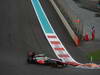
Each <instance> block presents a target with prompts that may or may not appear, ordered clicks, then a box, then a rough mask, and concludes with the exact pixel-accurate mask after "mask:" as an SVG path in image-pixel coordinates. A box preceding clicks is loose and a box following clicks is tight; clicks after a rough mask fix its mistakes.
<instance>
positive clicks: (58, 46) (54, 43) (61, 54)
mask: <svg viewBox="0 0 100 75" xmlns="http://www.w3.org/2000/svg"><path fill="white" fill-rule="evenodd" d="M46 38H47V39H48V41H49V43H50V45H51V47H52V49H53V50H54V52H55V54H56V56H57V57H58V58H59V59H62V61H63V62H76V61H75V60H74V59H73V58H72V57H71V56H70V54H69V53H68V52H67V50H66V49H65V47H64V46H63V45H62V43H61V41H60V40H59V39H58V37H57V35H56V34H46Z"/></svg>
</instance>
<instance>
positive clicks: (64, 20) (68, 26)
mask: <svg viewBox="0 0 100 75" xmlns="http://www.w3.org/2000/svg"><path fill="white" fill-rule="evenodd" d="M49 1H50V2H51V4H52V5H53V7H54V8H55V10H56V12H57V13H58V15H59V17H60V18H61V20H62V22H63V24H64V26H65V27H66V29H67V30H68V32H69V34H70V36H71V37H72V39H73V41H74V42H75V44H76V46H78V45H79V44H80V39H79V37H78V36H77V35H76V34H75V32H74V31H73V30H72V28H71V27H70V25H69V24H68V22H67V20H66V19H65V18H64V16H63V14H62V13H61V11H60V10H59V8H58V7H57V5H56V3H55V2H54V0H49Z"/></svg>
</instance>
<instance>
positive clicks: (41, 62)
mask: <svg viewBox="0 0 100 75" xmlns="http://www.w3.org/2000/svg"><path fill="white" fill-rule="evenodd" d="M37 63H38V64H45V61H44V60H37Z"/></svg>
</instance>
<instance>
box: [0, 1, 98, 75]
mask: <svg viewBox="0 0 100 75" xmlns="http://www.w3.org/2000/svg"><path fill="white" fill-rule="evenodd" d="M41 3H42V5H43V8H44V10H45V12H46V14H47V16H48V18H49V20H50V22H51V24H52V25H53V27H54V29H55V31H56V33H57V34H59V35H58V37H59V38H60V39H61V41H62V42H63V44H64V45H65V47H66V48H68V49H73V48H71V46H70V45H72V43H69V44H68V39H67V36H68V34H64V33H67V31H66V30H65V28H64V27H63V26H62V25H63V24H62V22H61V21H60V19H59V17H58V16H57V15H56V12H55V10H54V9H53V7H52V6H51V4H50V3H49V1H48V0H43V1H42V0H41ZM47 6H48V7H47ZM0 9H1V10H0V75H55V74H56V75H99V74H100V70H85V69H76V68H71V67H68V68H67V67H66V68H63V69H58V68H52V67H49V66H42V65H29V64H27V62H26V54H27V51H29V50H33V51H35V52H38V53H45V54H46V55H47V56H50V57H52V58H56V56H55V54H54V52H53V51H52V49H51V47H50V45H49V43H48V42H47V40H46V39H45V36H44V34H43V32H42V29H41V27H40V25H39V22H38V20H37V17H36V14H35V12H34V10H33V8H32V5H31V1H30V0H7V1H5V0H0ZM62 33H63V34H62ZM65 40H66V41H65ZM69 52H70V53H71V54H72V55H73V56H75V57H77V56H79V55H77V54H76V52H74V51H72V50H71V51H69ZM78 52H80V51H77V53H78ZM81 54H82V53H81ZM81 54H80V56H81ZM78 58H79V57H78ZM79 59H80V58H79ZM77 60H78V59H77Z"/></svg>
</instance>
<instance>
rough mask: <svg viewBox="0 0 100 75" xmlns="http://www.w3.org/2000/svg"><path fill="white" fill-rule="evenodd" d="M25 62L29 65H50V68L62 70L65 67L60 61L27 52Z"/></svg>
mask: <svg viewBox="0 0 100 75" xmlns="http://www.w3.org/2000/svg"><path fill="white" fill-rule="evenodd" d="M27 62H28V63H29V64H42V65H50V66H52V67H58V68H63V67H65V66H67V64H64V63H63V62H62V61H61V60H60V59H51V58H49V57H47V56H45V55H44V54H36V53H34V52H28V55H27Z"/></svg>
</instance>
